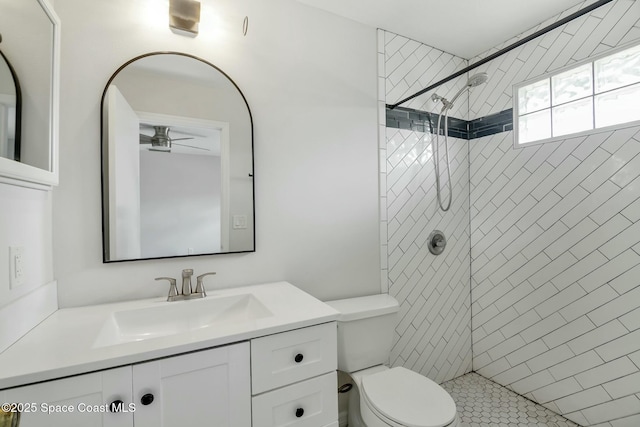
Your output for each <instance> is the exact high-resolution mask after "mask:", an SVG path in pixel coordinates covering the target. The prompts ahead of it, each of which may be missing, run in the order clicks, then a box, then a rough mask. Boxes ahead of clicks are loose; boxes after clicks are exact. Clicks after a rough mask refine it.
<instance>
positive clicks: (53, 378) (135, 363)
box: [0, 282, 338, 427]
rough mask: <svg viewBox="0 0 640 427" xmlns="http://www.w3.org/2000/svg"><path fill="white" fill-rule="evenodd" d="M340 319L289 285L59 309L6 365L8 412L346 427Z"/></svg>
mask: <svg viewBox="0 0 640 427" xmlns="http://www.w3.org/2000/svg"><path fill="white" fill-rule="evenodd" d="M337 316H338V313H337V312H336V311H335V310H333V309H332V308H331V307H329V306H327V305H326V304H324V303H322V302H321V301H319V300H317V299H315V298H313V297H312V296H310V295H308V294H306V293H305V292H303V291H301V290H299V289H298V288H296V287H294V286H293V285H291V284H289V283H286V282H279V283H271V284H265V285H257V286H247V287H242V288H234V289H225V290H218V291H215V292H210V293H209V296H207V297H206V298H203V299H200V300H190V301H179V302H167V301H166V300H165V298H156V299H149V300H140V301H129V302H123V303H116V304H106V305H100V306H92V307H80V308H72V309H62V310H58V311H57V312H56V313H54V314H53V315H52V316H50V317H49V318H48V319H47V320H45V321H44V322H43V323H42V324H40V325H39V326H38V327H36V328H35V329H33V330H32V331H31V332H29V333H28V334H27V335H25V336H24V337H23V338H22V339H21V340H20V341H18V342H17V343H16V344H14V345H13V346H12V347H11V348H9V349H8V350H6V351H5V352H4V353H2V354H0V403H5V402H7V403H10V404H15V405H14V406H13V408H11V409H20V410H21V420H20V422H21V423H20V426H23V427H39V426H47V427H48V426H53V427H57V426H60V427H62V426H65V427H68V426H78V427H80V426H83V427H84V426H109V427H111V426H118V427H119V426H136V427H139V426H143V427H146V426H149V427H151V426H178V425H179V426H193V427H200V426H216V427H220V426H247V427H248V426H253V427H268V426H269V427H270V426H281V425H287V426H318V427H325V426H327V427H328V426H331V427H337V426H338V422H337V420H338V408H337V379H336V369H337V356H336V355H337V350H336V322H335V320H336V318H337ZM5 409H6V408H5Z"/></svg>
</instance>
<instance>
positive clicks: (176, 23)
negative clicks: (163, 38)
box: [169, 0, 200, 37]
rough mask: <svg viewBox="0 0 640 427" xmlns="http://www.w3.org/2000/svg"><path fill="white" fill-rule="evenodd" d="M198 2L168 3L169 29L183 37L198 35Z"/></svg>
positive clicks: (176, 0)
mask: <svg viewBox="0 0 640 427" xmlns="http://www.w3.org/2000/svg"><path fill="white" fill-rule="evenodd" d="M199 23H200V2H199V1H196V0H171V1H170V3H169V27H170V28H171V31H173V32H174V33H176V34H180V35H183V36H189V37H195V36H197V35H198V24H199Z"/></svg>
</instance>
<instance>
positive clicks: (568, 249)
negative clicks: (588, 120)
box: [469, 0, 640, 427]
mask: <svg viewBox="0 0 640 427" xmlns="http://www.w3.org/2000/svg"><path fill="white" fill-rule="evenodd" d="M585 4H586V2H585V3H583V4H581V5H579V6H577V7H583V6H584V5H585ZM577 7H576V8H573V9H572V10H570V11H567V12H565V13H563V14H562V15H560V16H558V17H556V18H554V19H551V20H549V21H548V22H544V23H542V24H541V25H540V26H539V27H538V28H535V29H533V30H532V31H535V30H537V29H539V28H542V27H543V26H546V25H548V24H549V23H551V22H553V21H555V20H557V19H559V18H560V17H561V16H565V15H567V14H568V13H571V12H572V11H574V10H575V9H577ZM638 40H640V2H638V1H632V0H616V1H614V2H612V3H609V4H608V5H607V6H603V7H601V8H599V9H597V10H595V11H594V12H592V13H591V14H589V15H587V16H585V17H583V18H580V19H579V20H577V21H574V22H572V23H571V24H568V25H566V26H564V27H563V28H561V29H558V30H555V31H553V32H551V33H548V34H547V35H545V36H543V37H541V38H540V39H537V40H534V41H532V42H530V43H528V44H527V45H526V46H524V47H522V48H519V49H516V50H514V51H512V52H511V53H509V54H507V55H505V56H504V57H502V58H501V59H498V60H495V61H492V62H491V63H489V64H487V65H486V66H483V67H482V68H481V69H479V70H478V71H486V72H488V73H489V76H490V79H489V82H488V83H487V86H486V87H485V88H482V90H477V91H473V92H471V95H470V117H471V118H476V117H481V116H485V115H487V114H491V113H495V112H498V111H502V110H504V109H506V108H510V107H511V102H512V95H513V94H512V85H513V84H515V83H518V82H520V81H524V80H527V79H531V78H535V76H537V75H541V74H544V73H547V72H550V71H553V70H555V69H558V68H561V67H563V66H565V65H568V64H571V63H574V62H576V61H580V60H582V59H585V58H588V57H589V56H592V55H595V54H598V53H601V52H606V50H607V49H611V48H613V47H616V46H621V45H624V44H627V43H630V42H633V41H638ZM511 42H513V40H511V41H508V42H506V43H505V46H506V45H507V44H509V43H511ZM501 47H503V46H497V47H496V49H494V50H492V51H490V52H486V53H485V54H484V55H481V57H484V56H486V55H488V54H490V53H492V52H494V51H495V50H497V49H499V48H501ZM478 59H479V58H474V59H473V60H471V63H473V62H475V61H477V60H478ZM491 76H499V78H491ZM469 147H470V154H469V157H470V163H471V166H470V176H471V186H470V189H471V205H470V216H471V230H472V235H471V262H472V268H471V274H472V280H471V286H472V291H471V292H472V301H473V303H472V311H473V320H472V324H473V333H472V336H473V353H474V358H473V369H474V370H475V371H477V372H478V373H480V374H481V375H484V376H485V377H487V378H490V379H492V380H494V381H496V382H498V383H500V384H502V385H504V386H507V387H508V388H510V389H512V390H514V391H516V392H517V393H520V394H522V395H524V396H525V397H527V398H530V399H533V400H534V401H536V402H538V403H541V404H543V405H544V406H545V407H547V408H549V409H551V410H553V411H556V412H558V413H560V414H562V415H564V416H566V417H567V418H569V419H570V420H573V421H574V422H576V423H578V424H580V425H584V426H598V427H601V426H602V427H605V426H608V427H620V426H638V425H640V357H639V356H638V355H639V354H640V308H639V306H640V279H639V277H640V276H639V273H640V127H638V126H636V127H632V126H631V127H626V128H621V129H618V130H615V131H608V132H599V131H594V132H593V133H592V134H590V135H588V136H586V137H585V136H582V137H577V138H570V139H566V140H564V141H560V142H554V143H549V144H546V145H536V146H531V147H526V148H520V149H517V150H514V149H513V133H512V132H507V133H502V134H497V135H492V136H488V137H485V138H480V139H476V140H473V141H471V142H470V145H469ZM514 181H515V182H517V183H516V184H514Z"/></svg>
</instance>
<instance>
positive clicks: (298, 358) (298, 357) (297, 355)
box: [293, 353, 304, 363]
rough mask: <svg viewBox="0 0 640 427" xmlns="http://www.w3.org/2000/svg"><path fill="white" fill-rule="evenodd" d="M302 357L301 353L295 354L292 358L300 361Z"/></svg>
mask: <svg viewBox="0 0 640 427" xmlns="http://www.w3.org/2000/svg"><path fill="white" fill-rule="evenodd" d="M302 359H304V356H303V355H302V353H298V354H296V357H294V358H293V360H295V361H296V363H300V362H302Z"/></svg>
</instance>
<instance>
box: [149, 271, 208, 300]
mask: <svg viewBox="0 0 640 427" xmlns="http://www.w3.org/2000/svg"><path fill="white" fill-rule="evenodd" d="M213 274H216V273H214V272H211V273H204V274H201V275H200V276H198V277H197V278H196V289H195V291H194V290H193V288H192V287H191V277H192V276H193V269H191V268H188V269H185V270H182V292H181V293H180V292H179V291H178V286H177V285H176V279H174V278H172V277H157V278H156V280H168V281H169V295H168V296H167V301H169V302H171V301H182V300H187V299H196V298H204V297H206V296H207V292H206V291H205V289H204V283H203V282H204V278H205V276H210V275H213Z"/></svg>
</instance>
